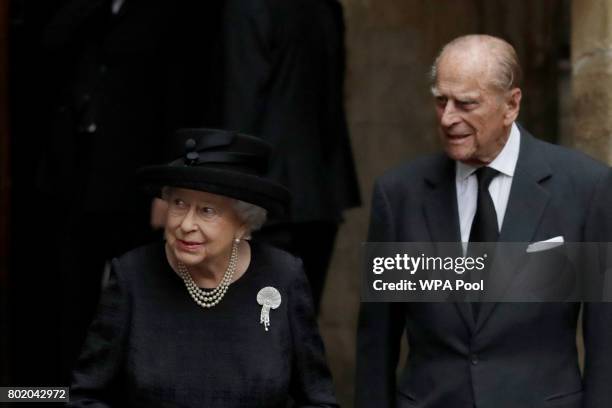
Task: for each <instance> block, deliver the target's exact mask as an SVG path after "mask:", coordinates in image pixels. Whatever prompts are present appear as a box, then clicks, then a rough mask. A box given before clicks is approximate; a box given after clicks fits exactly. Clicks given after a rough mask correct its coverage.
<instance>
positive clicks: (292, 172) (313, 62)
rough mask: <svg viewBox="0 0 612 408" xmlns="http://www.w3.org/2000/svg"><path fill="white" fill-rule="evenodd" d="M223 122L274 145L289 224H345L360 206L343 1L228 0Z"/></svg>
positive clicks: (272, 172)
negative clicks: (345, 215)
mask: <svg viewBox="0 0 612 408" xmlns="http://www.w3.org/2000/svg"><path fill="white" fill-rule="evenodd" d="M226 7H227V8H226V13H225V16H226V17H225V22H224V24H225V34H224V35H225V53H226V55H225V63H226V68H225V73H226V78H225V83H226V86H225V91H226V92H225V98H226V99H225V120H224V127H226V128H228V129H234V130H238V131H243V132H246V133H250V134H253V135H255V136H258V137H261V138H262V139H265V140H266V141H268V142H270V144H271V145H272V146H273V147H274V151H273V155H272V160H271V161H272V163H271V169H270V175H271V176H272V177H273V178H274V179H276V180H277V181H279V182H280V183H282V184H284V185H285V186H286V187H287V188H289V190H290V191H291V193H292V197H293V202H292V203H293V204H292V208H291V213H292V214H291V215H292V216H291V221H298V222H299V221H314V220H325V221H336V222H337V221H339V220H340V219H341V211H342V210H344V209H346V208H351V207H355V206H357V205H359V204H360V199H359V188H358V184H357V177H356V173H355V167H354V163H353V158H352V153H351V147H350V141H349V137H348V130H347V125H346V119H345V112H344V104H343V101H344V95H343V89H344V87H343V81H344V25H343V17H342V8H341V5H340V3H339V2H338V1H337V0H292V1H287V0H228V1H227V2H226Z"/></svg>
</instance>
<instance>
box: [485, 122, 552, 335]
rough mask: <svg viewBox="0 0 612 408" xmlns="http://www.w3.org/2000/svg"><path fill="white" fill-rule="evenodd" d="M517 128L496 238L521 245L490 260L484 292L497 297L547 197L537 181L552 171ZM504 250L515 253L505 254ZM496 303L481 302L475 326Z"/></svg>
mask: <svg viewBox="0 0 612 408" xmlns="http://www.w3.org/2000/svg"><path fill="white" fill-rule="evenodd" d="M520 130H521V146H520V150H519V157H518V162H517V164H516V170H515V172H514V177H513V180H512V187H511V189H510V197H509V199H508V205H507V207H506V214H505V215H504V221H503V225H502V229H501V233H500V237H499V242H521V243H524V244H525V245H517V246H512V248H506V247H504V248H503V251H505V252H504V256H503V258H499V257H497V258H496V259H497V260H499V262H495V261H494V264H493V267H492V269H491V270H492V272H493V273H495V279H494V280H491V282H492V283H493V281H494V287H492V288H490V290H487V293H488V294H489V296H491V297H494V298H497V299H499V298H500V297H501V296H502V295H503V293H504V291H505V289H506V288H507V287H508V285H509V284H510V281H511V279H512V278H513V277H514V276H515V275H516V273H517V271H518V267H519V265H521V263H522V262H523V258H524V257H525V250H526V248H527V243H528V242H529V241H531V240H532V239H533V237H534V235H535V233H536V230H537V227H538V225H539V224H540V221H541V218H542V216H543V214H544V210H545V209H546V206H547V205H548V200H549V198H550V197H549V193H548V191H547V190H546V189H545V188H544V187H542V185H541V184H540V183H541V182H542V181H543V180H545V179H547V178H549V177H551V175H552V171H551V169H550V167H549V166H548V163H547V162H546V161H545V157H544V156H543V155H542V154H541V152H540V151H539V149H538V146H537V141H536V140H534V138H533V136H531V135H530V134H529V133H528V132H526V131H525V130H524V129H522V128H521V129H520ZM508 251H513V252H515V253H513V254H509V253H508ZM489 296H487V297H489ZM485 300H486V298H485ZM496 305H497V303H494V302H485V303H483V304H482V306H481V309H480V313H479V316H478V322H477V324H476V328H477V330H478V329H480V328H481V327H482V326H483V325H484V323H485V322H486V320H487V319H488V318H489V317H490V315H491V312H492V311H493V309H494V308H495V306H496Z"/></svg>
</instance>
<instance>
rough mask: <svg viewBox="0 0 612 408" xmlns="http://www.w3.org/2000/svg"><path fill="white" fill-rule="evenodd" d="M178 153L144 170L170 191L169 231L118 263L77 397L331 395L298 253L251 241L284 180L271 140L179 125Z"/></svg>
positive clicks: (163, 400) (195, 401)
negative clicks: (274, 176) (274, 173)
mask: <svg viewBox="0 0 612 408" xmlns="http://www.w3.org/2000/svg"><path fill="white" fill-rule="evenodd" d="M176 137H177V140H185V143H184V146H185V151H184V154H183V155H182V156H181V157H179V158H178V159H176V160H174V161H173V162H171V163H169V164H167V165H158V166H150V167H145V168H143V169H142V170H141V171H140V173H139V178H140V180H141V182H142V184H143V185H144V186H145V187H147V189H149V190H150V191H154V192H156V193H158V194H161V196H162V197H163V199H164V200H165V201H166V202H167V216H166V218H165V227H164V235H165V242H158V243H155V244H152V245H149V246H145V247H141V248H138V249H135V250H133V251H130V252H128V253H127V254H125V255H123V256H121V257H120V258H118V259H114V260H113V263H112V273H111V278H110V283H109V285H108V287H107V289H106V290H105V291H104V293H103V295H102V301H101V304H100V307H99V310H98V315H97V318H96V319H95V321H94V323H93V325H92V326H91V328H90V332H89V334H88V337H87V340H86V343H85V347H84V349H83V352H82V354H81V357H80V359H79V362H78V366H77V368H76V370H75V372H74V376H73V383H72V387H71V392H70V404H69V406H71V407H85V406H99V407H102V406H104V407H111V406H117V407H119V406H121V407H136V406H138V407H169V406H172V407H177V406H179V407H262V408H264V407H265V408H271V407H279V408H281V407H282V408H285V407H286V406H288V405H287V404H288V403H289V402H291V403H292V404H293V406H296V407H337V406H338V405H337V404H336V400H335V397H334V392H333V386H332V380H331V376H330V372H329V370H328V367H327V364H326V361H325V356H324V350H323V343H322V341H321V338H320V336H319V333H318V329H317V324H316V319H315V312H314V307H313V304H312V298H311V296H310V291H309V287H308V282H307V280H306V277H305V275H304V271H303V269H302V264H301V262H300V261H299V260H298V259H296V258H295V257H293V256H292V255H290V254H288V253H286V252H283V251H282V250H279V249H276V248H272V247H269V246H267V245H265V244H257V243H251V242H250V236H251V233H252V232H253V231H254V230H256V229H257V228H259V227H260V226H261V225H262V224H263V223H264V222H265V220H266V216H267V214H268V213H269V214H271V215H278V214H281V213H282V212H283V211H284V210H285V209H286V207H287V204H288V202H289V194H288V192H287V190H286V189H285V188H284V187H282V186H280V185H278V184H277V183H275V182H273V181H270V180H269V179H267V178H265V177H264V174H265V172H266V169H267V160H268V155H269V146H268V145H267V144H266V143H265V142H263V141H261V140H260V139H257V138H254V137H251V136H248V135H244V134H238V133H233V132H228V131H220V130H209V129H184V130H181V131H179V132H177V136H176Z"/></svg>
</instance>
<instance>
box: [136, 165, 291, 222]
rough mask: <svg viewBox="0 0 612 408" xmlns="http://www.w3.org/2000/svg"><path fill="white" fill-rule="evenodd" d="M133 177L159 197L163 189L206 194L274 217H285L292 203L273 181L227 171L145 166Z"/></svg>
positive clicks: (192, 167)
mask: <svg viewBox="0 0 612 408" xmlns="http://www.w3.org/2000/svg"><path fill="white" fill-rule="evenodd" d="M136 177H137V180H138V183H139V184H140V185H141V186H142V188H143V189H144V190H145V191H146V192H148V193H150V194H154V195H156V196H158V197H159V196H160V195H161V189H162V187H165V186H168V187H180V188H187V189H191V190H198V191H206V192H209V193H213V194H218V195H222V196H226V197H231V198H235V199H238V200H241V201H245V202H247V203H251V204H255V205H257V206H260V207H262V208H264V209H266V210H267V211H268V212H269V213H270V214H269V215H271V216H275V217H277V216H283V215H287V209H288V208H289V203H290V201H291V195H290V193H289V191H288V190H287V189H286V188H285V187H283V186H282V185H280V184H278V183H276V182H274V181H271V180H269V179H267V178H264V177H259V176H256V175H250V174H245V173H238V172H234V171H231V170H226V169H215V168H208V167H194V166H168V165H162V166H148V167H143V168H141V169H139V170H138V172H137V173H136Z"/></svg>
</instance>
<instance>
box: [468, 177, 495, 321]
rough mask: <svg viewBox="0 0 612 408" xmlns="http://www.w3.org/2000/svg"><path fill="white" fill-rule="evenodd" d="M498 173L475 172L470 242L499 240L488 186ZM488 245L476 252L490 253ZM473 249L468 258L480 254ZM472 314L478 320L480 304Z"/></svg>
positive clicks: (485, 271)
mask: <svg viewBox="0 0 612 408" xmlns="http://www.w3.org/2000/svg"><path fill="white" fill-rule="evenodd" d="M498 174H499V172H498V171H497V170H495V169H492V168H491V167H480V168H479V169H478V170H476V177H477V178H478V198H477V201H476V214H475V215H474V220H473V221H472V229H471V230H470V239H469V241H470V242H497V239H498V238H499V228H498V225H497V213H496V212H495V205H493V199H492V198H491V194H489V184H491V181H492V180H493V179H494V178H495V176H497V175H498ZM487 247H488V245H486V244H484V245H483V246H482V247H479V248H478V249H477V251H478V252H492V251H488V250H487ZM474 251H476V249H475V248H472V250H470V247H469V246H468V256H472V257H478V256H482V254H478V253H474ZM490 263H491V259H490V258H489V259H488V262H487V263H486V265H490ZM487 269H488V268H485V270H483V271H482V275H483V276H487V275H488V273H487V272H488V271H487ZM472 312H473V313H474V320H475V321H476V320H478V314H479V313H480V303H479V302H475V303H472Z"/></svg>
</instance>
